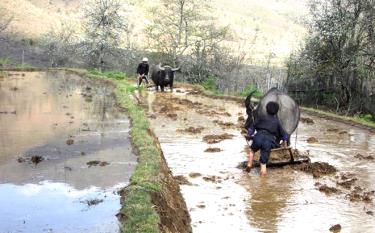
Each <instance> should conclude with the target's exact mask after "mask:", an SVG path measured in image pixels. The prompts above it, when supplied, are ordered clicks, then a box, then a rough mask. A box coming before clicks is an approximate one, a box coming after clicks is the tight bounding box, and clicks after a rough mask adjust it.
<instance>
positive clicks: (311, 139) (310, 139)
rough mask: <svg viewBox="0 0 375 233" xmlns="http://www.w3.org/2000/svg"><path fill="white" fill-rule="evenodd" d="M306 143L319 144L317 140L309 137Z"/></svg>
mask: <svg viewBox="0 0 375 233" xmlns="http://www.w3.org/2000/svg"><path fill="white" fill-rule="evenodd" d="M306 141H307V142H308V143H317V142H319V141H318V139H316V138H315V137H309V138H308V139H307V140H306Z"/></svg>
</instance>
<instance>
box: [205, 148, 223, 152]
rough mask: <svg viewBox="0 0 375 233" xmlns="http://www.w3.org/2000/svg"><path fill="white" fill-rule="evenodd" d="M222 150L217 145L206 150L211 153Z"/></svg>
mask: <svg viewBox="0 0 375 233" xmlns="http://www.w3.org/2000/svg"><path fill="white" fill-rule="evenodd" d="M220 151H222V150H221V149H220V148H217V147H209V148H207V149H206V150H205V151H204V152H209V153H216V152H220Z"/></svg>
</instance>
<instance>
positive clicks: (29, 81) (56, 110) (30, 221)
mask: <svg viewBox="0 0 375 233" xmlns="http://www.w3.org/2000/svg"><path fill="white" fill-rule="evenodd" d="M112 91H113V87H111V86H110V85H107V84H104V85H103V83H102V82H101V81H99V80H89V79H85V78H81V77H78V76H76V75H73V74H69V73H65V72H24V73H22V72H7V73H5V75H3V76H1V77H0V206H1V208H0V232H4V233H6V232H12V233H13V232H27V233H32V232H100V233H102V232H111V233H112V232H118V231H119V227H118V221H117V219H116V216H115V215H116V213H117V212H118V210H119V209H120V197H119V195H118V194H117V191H118V190H119V189H120V188H122V187H124V186H126V185H127V183H128V181H129V178H130V175H131V174H132V172H133V170H134V167H135V165H136V157H135V155H134V154H133V153H132V147H131V144H130V141H129V119H128V118H127V117H126V116H125V115H124V113H122V112H121V111H119V110H118V108H116V103H115V99H114V96H113V93H112Z"/></svg>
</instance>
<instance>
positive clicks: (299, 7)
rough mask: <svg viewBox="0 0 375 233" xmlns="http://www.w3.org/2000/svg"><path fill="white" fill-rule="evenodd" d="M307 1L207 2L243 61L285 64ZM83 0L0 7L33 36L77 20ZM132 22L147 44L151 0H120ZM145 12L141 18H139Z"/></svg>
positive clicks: (300, 34)
mask: <svg viewBox="0 0 375 233" xmlns="http://www.w3.org/2000/svg"><path fill="white" fill-rule="evenodd" d="M306 3H307V0H265V1H257V0H246V1H243V0H211V1H209V3H208V4H209V5H210V6H211V7H212V10H211V13H212V16H214V17H215V18H216V19H217V23H218V24H219V25H222V26H229V28H230V30H231V32H232V38H231V41H229V44H230V46H231V47H232V48H234V49H235V50H237V51H241V52H243V53H246V58H247V63H249V64H258V65H262V64H265V63H266V62H271V63H272V64H274V65H278V66H283V64H284V61H285V59H286V58H287V57H288V56H289V54H290V53H291V51H293V50H294V49H296V48H297V47H298V46H300V44H301V42H302V41H303V38H304V37H305V34H306V30H305V28H304V26H303V24H302V21H303V19H305V18H306V15H307V6H306ZM86 4H89V1H87V0H2V1H0V7H1V8H3V9H5V11H6V12H8V13H9V14H11V15H13V16H14V20H13V22H12V23H11V25H10V27H9V28H8V32H9V33H12V34H17V35H18V36H19V37H21V38H33V39H37V38H39V37H41V36H42V35H43V34H44V33H47V32H49V31H51V30H56V29H58V28H59V27H60V25H61V22H69V23H72V24H79V22H80V19H82V17H83V16H82V10H83V8H84V6H85V5H86ZM124 4H127V5H126V9H127V10H128V15H129V17H128V19H129V23H130V25H131V28H132V31H131V38H130V39H131V41H132V43H134V44H135V46H137V47H140V48H142V49H144V48H147V44H146V42H145V35H144V31H143V30H144V28H145V27H146V25H147V22H148V20H147V17H149V13H148V10H149V7H150V6H151V5H154V4H156V3H155V1H152V0H139V1H134V0H132V1H124ZM140 15H141V16H142V15H144V16H145V17H140Z"/></svg>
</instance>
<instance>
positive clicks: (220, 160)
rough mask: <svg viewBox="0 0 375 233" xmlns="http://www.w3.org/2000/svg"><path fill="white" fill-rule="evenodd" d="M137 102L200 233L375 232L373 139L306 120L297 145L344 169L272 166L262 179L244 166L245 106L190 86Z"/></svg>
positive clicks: (340, 126) (152, 94)
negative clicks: (326, 172) (327, 171)
mask: <svg viewBox="0 0 375 233" xmlns="http://www.w3.org/2000/svg"><path fill="white" fill-rule="evenodd" d="M138 99H139V100H140V101H141V102H142V104H144V106H145V108H146V109H147V112H148V116H149V119H150V121H151V124H152V127H153V129H154V131H155V134H156V135H157V137H158V138H159V141H160V143H161V147H162V149H163V152H164V155H165V157H166V160H167V163H168V165H169V167H170V168H171V170H172V172H173V174H174V175H175V176H176V178H177V179H178V180H179V182H180V184H181V189H182V193H183V196H184V198H185V200H186V203H187V206H188V209H189V212H190V215H191V218H192V226H193V230H194V232H258V231H260V232H276V231H277V232H291V231H299V232H302V231H303V232H322V231H328V230H329V228H330V227H331V226H333V225H335V224H340V225H341V227H342V232H353V230H356V231H357V230H358V231H361V232H373V231H374V230H375V227H374V226H373V225H372V224H371V223H370V222H371V221H370V220H371V219H373V218H374V217H373V212H374V211H375V208H374V205H373V203H372V198H373V196H374V195H373V193H372V192H371V191H372V190H374V189H375V171H374V169H373V165H374V161H373V160H372V159H371V156H374V155H373V154H371V153H374V150H375V143H374V142H375V135H374V134H371V133H369V132H367V131H365V130H360V129H357V128H354V127H351V126H347V125H345V124H342V123H336V122H333V121H328V120H324V119H319V118H316V117H312V116H307V115H303V117H305V118H309V119H310V120H312V121H313V122H311V121H309V120H307V121H303V122H301V124H300V126H299V129H298V137H297V148H298V149H300V150H304V151H309V152H310V157H311V159H312V162H327V163H329V164H331V165H333V166H334V167H336V168H337V170H338V171H337V172H335V173H334V174H332V175H322V171H323V170H319V167H317V166H321V165H322V164H320V163H319V164H313V165H312V166H311V167H298V168H285V169H273V170H270V171H269V175H268V177H267V178H266V179H261V178H259V176H258V171H257V170H253V171H252V172H251V173H250V175H248V174H245V173H243V171H242V170H240V169H238V168H237V165H238V164H239V163H240V162H242V161H244V160H245V159H246V156H245V153H244V149H245V147H246V142H245V140H244V139H243V137H242V136H241V134H240V130H241V128H240V126H239V122H240V123H241V121H242V120H243V118H242V117H245V109H244V108H243V107H242V106H240V104H239V103H238V102H236V101H230V100H220V99H211V98H208V97H203V96H200V95H199V94H194V93H191V92H190V93H189V90H186V89H176V90H175V92H174V93H173V94H171V93H168V92H167V93H155V92H153V91H151V92H148V94H146V96H144V97H138ZM310 137H314V139H315V140H314V139H309V138H310ZM308 139H309V142H314V143H308V142H307V141H308ZM294 140H295V136H293V140H292V144H293V145H294V144H295V141H294ZM357 154H359V155H357ZM315 165H317V166H315ZM323 165H324V164H323ZM314 169H315V170H316V169H318V172H317V173H316V172H314V175H315V176H319V177H315V178H314V177H313V175H312V173H313V170H314ZM321 169H322V168H321ZM300 170H304V171H305V172H302V171H300Z"/></svg>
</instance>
